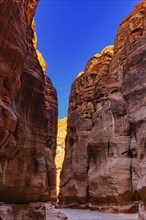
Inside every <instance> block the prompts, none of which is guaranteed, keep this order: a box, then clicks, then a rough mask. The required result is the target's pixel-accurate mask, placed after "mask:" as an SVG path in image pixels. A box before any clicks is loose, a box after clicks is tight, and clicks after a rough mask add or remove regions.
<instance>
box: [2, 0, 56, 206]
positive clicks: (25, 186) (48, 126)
mask: <svg viewBox="0 0 146 220" xmlns="http://www.w3.org/2000/svg"><path fill="white" fill-rule="evenodd" d="M37 3H38V1H37V0H29V1H28V0H22V1H16V0H4V1H0V13H1V16H0V28H1V31H0V32H1V36H0V46H1V49H0V64H1V65H0V201H2V202H6V203H26V202H37V201H46V200H47V201H48V200H53V201H54V200H55V199H56V189H55V187H56V186H55V165H54V161H53V151H52V150H50V149H49V146H47V136H46V135H47V134H48V131H49V133H50V135H51V136H53V138H54V140H55V138H56V135H57V97H56V91H55V89H54V88H53V86H52V83H51V81H50V79H49V78H47V77H45V76H44V74H43V71H42V68H41V66H40V63H39V61H38V59H37V54H36V50H35V48H34V45H33V42H32V39H33V35H34V33H33V30H32V28H31V25H32V20H33V16H34V13H35V10H36V6H37ZM48 118H49V120H48ZM54 151H55V149H54ZM46 152H47V153H46ZM48 158H49V159H48ZM48 160H49V162H48Z"/></svg>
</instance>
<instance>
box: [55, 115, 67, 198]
mask: <svg viewBox="0 0 146 220" xmlns="http://www.w3.org/2000/svg"><path fill="white" fill-rule="evenodd" d="M66 133H67V118H63V119H59V120H58V134H57V147H56V156H55V165H56V180H57V182H56V185H57V194H58V193H59V185H60V173H61V170H62V165H63V161H64V154H65V138H66Z"/></svg>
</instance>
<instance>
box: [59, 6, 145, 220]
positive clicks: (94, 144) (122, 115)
mask: <svg viewBox="0 0 146 220" xmlns="http://www.w3.org/2000/svg"><path fill="white" fill-rule="evenodd" d="M145 4H146V3H145V2H142V3H140V4H139V5H137V6H136V7H135V9H134V11H133V12H132V13H131V14H130V15H129V16H127V17H126V18H125V20H124V21H123V22H122V23H121V25H120V28H119V30H118V32H117V35H116V38H115V46H114V54H113V57H112V50H111V47H110V48H106V50H103V52H102V53H101V54H100V55H99V54H97V55H95V56H94V57H93V58H91V59H90V60H89V61H88V63H87V65H86V67H85V71H84V72H83V73H82V74H81V75H80V76H79V77H78V78H77V79H76V80H75V82H74V83H73V85H72V90H71V95H70V104H69V114H68V130H67V138H66V154H65V160H64V165H63V170H62V174H61V185H60V189H61V190H60V195H59V198H60V203H61V204H62V205H71V204H73V203H74V204H78V205H80V206H81V205H82V204H87V203H90V204H91V205H90V207H91V208H95V207H96V208H97V209H98V208H99V207H100V210H102V209H103V210H104V209H107V208H111V210H112V211H119V212H120V211H123V212H128V211H129V212H134V211H136V207H135V206H134V205H133V204H134V201H138V200H140V199H142V200H143V202H144V205H141V208H140V210H142V211H141V212H142V214H141V216H142V215H143V216H144V214H143V213H144V206H146V198H145V196H146V173H145V171H146V161H145V158H146V151H145V147H146V146H145V145H146V142H145V140H146V138H145V133H146V132H145V127H146V126H145V125H146V118H145V83H146V82H145V81H146V62H145V58H146V26H145V25H146V20H145V19H146V8H145V7H146V5H145ZM138 194H139V195H138ZM140 197H141V198H140ZM116 204H119V205H120V206H119V207H118V209H117V208H115V206H113V205H116ZM130 204H131V205H130ZM112 207H113V208H112ZM142 218H143V219H145V217H142Z"/></svg>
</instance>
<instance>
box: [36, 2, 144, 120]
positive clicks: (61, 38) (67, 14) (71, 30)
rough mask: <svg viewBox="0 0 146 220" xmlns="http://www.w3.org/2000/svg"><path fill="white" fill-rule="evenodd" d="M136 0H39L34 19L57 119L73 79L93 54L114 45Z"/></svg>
mask: <svg viewBox="0 0 146 220" xmlns="http://www.w3.org/2000/svg"><path fill="white" fill-rule="evenodd" d="M139 2H140V1H139V0H121V1H120V0H115V1H111V0H107V1H106V0H101V1H100V0H96V1H95V0H94V1H92V0H86V1H84V0H80V1H78V0H74V1H69V0H66V1H63V0H60V1H59V0H58V1H57V0H54V1H51V0H40V2H39V5H38V8H37V12H36V15H35V22H36V26H37V27H36V28H37V37H38V46H37V48H38V49H39V50H40V52H41V53H42V54H43V56H44V58H45V61H46V63H47V75H48V76H49V77H50V78H51V80H52V82H53V85H54V86H55V87H56V89H57V94H58V104H59V118H63V117H65V116H67V109H68V103H69V94H70V89H71V85H72V83H73V81H74V80H75V78H76V76H77V75H78V73H79V72H81V71H83V70H84V67H85V65H86V63H87V61H88V60H89V59H90V58H91V57H92V56H93V55H94V54H96V53H100V51H101V50H102V49H103V48H104V47H106V46H108V45H112V44H114V38H115V35H116V32H117V29H118V27H119V25H120V22H121V21H122V20H123V19H124V18H125V17H126V16H127V15H128V14H129V13H130V12H131V11H132V10H133V9H134V6H135V5H136V4H137V3H139Z"/></svg>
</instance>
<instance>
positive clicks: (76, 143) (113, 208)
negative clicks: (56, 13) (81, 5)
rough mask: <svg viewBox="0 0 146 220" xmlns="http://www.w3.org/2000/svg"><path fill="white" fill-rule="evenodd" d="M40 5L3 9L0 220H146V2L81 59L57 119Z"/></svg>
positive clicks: (35, 0) (6, 1)
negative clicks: (40, 33) (40, 31)
mask: <svg viewBox="0 0 146 220" xmlns="http://www.w3.org/2000/svg"><path fill="white" fill-rule="evenodd" d="M38 4H40V2H39V0H20V1H18V0H2V1H0V33H1V35H0V220H65V219H68V220H91V219H92V220H146V98H145V97H146V0H143V1H141V2H139V3H138V4H135V6H134V8H133V11H131V13H129V14H127V17H126V18H125V19H124V20H123V21H121V23H120V24H119V28H118V30H117V32H116V36H115V40H114V45H109V46H108V45H106V46H105V47H103V48H102V49H101V52H100V53H96V54H95V55H94V56H92V57H88V60H87V61H86V63H84V70H83V71H82V72H79V74H78V75H77V76H76V78H74V80H73V82H72V85H71V88H70V95H69V101H68V102H69V103H68V115H67V116H66V117H63V118H62V119H61V118H58V114H59V110H58V109H60V106H58V105H60V101H59V102H58V98H59V92H58V91H57V90H58V88H55V86H54V84H53V83H52V79H51V78H50V76H49V71H48V69H47V64H46V63H47V62H46V61H45V58H44V56H43V52H42V51H41V50H39V49H38V41H40V39H39V37H38V39H37V34H36V29H37V23H35V19H34V16H35V13H36V10H37V7H38ZM55 4H56V3H55ZM62 59H63V58H62ZM62 62H63V61H62ZM56 65H57V64H56ZM59 80H60V79H59ZM60 81H61V80H60ZM58 103H59V104H58ZM62 105H63V103H62Z"/></svg>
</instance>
